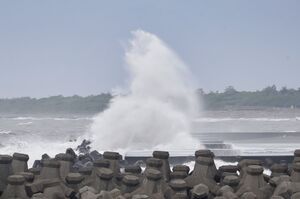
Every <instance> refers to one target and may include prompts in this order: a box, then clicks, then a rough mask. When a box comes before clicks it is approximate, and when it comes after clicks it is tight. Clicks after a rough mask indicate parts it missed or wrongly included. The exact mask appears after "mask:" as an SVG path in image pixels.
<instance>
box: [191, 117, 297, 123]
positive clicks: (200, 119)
mask: <svg viewBox="0 0 300 199" xmlns="http://www.w3.org/2000/svg"><path fill="white" fill-rule="evenodd" d="M296 120H297V119H296V118H232V117H226V118H210V117H203V118H197V119H194V121H195V122H231V121H254V122H285V121H296Z"/></svg>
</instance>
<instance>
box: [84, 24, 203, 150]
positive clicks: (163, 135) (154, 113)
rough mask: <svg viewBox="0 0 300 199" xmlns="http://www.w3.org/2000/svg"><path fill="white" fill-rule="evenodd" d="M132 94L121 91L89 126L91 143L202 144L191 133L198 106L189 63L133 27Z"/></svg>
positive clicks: (129, 146)
mask: <svg viewBox="0 0 300 199" xmlns="http://www.w3.org/2000/svg"><path fill="white" fill-rule="evenodd" d="M125 59H126V63H127V65H128V72H129V76H130V81H129V88H128V89H127V90H128V94H127V95H120V96H116V97H115V98H114V99H113V100H112V102H111V104H110V106H109V108H108V109H106V110H105V111H104V112H102V113H100V114H99V115H97V116H96V117H95V118H94V120H93V123H92V124H91V127H90V129H89V132H88V134H87V135H88V137H89V138H90V139H91V140H92V147H93V148H95V149H98V150H99V151H101V150H116V151H120V152H122V151H123V152H126V151H130V150H141V149H148V150H149V149H151V150H154V149H160V150H172V149H182V150H184V149H185V148H189V149H190V148H199V143H198V141H196V140H195V139H193V138H192V137H191V135H190V134H189V133H188V132H190V130H191V124H190V123H191V121H192V119H193V118H195V117H196V114H197V111H198V107H199V106H198V99H197V98H196V94H195V92H194V88H192V87H191V81H190V80H191V76H190V74H189V72H188V70H187V67H186V66H185V64H184V63H183V62H182V61H181V60H180V59H179V58H178V56H177V55H176V54H175V53H174V52H173V51H172V50H171V49H170V48H169V47H167V46H166V44H165V43H164V42H163V41H161V40H160V39H159V38H158V37H157V36H155V35H153V34H151V33H147V32H144V31H141V30H138V31H134V32H133V39H132V40H131V41H130V47H129V49H128V50H127V52H126V56H125Z"/></svg>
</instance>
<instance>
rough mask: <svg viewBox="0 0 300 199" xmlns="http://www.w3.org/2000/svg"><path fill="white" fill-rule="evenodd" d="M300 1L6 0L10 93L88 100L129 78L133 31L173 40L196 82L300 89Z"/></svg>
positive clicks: (2, 6)
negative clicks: (128, 48) (128, 47)
mask: <svg viewBox="0 0 300 199" xmlns="http://www.w3.org/2000/svg"><path fill="white" fill-rule="evenodd" d="M299 10H300V1H297V0H226V1H221V0H220V1H215V0H207V1H202V0H191V1H179V0H162V1H153V0H151V1H150V0H143V1H141V0H121V1H116V0H107V1H104V0H103V1H98V0H88V1H80V0H63V1H62V0H30V1H28V0H20V1H12V0H3V1H0V98H12V97H21V96H30V97H47V96H51V95H65V96H71V95H74V94H77V95H82V96H87V95H91V94H99V93H102V92H109V91H112V90H113V89H115V88H117V87H120V86H122V85H124V84H125V83H126V80H127V78H128V74H127V72H126V69H125V67H124V65H125V63H124V51H125V46H126V44H127V43H128V39H130V38H131V31H133V30H136V29H142V30H145V31H149V32H151V33H154V34H156V35H157V36H158V37H160V38H161V39H162V40H164V41H165V42H166V43H167V44H168V45H169V46H170V47H171V48H173V49H174V51H175V52H177V54H178V55H179V56H180V58H181V59H182V60H183V61H184V62H185V63H186V64H187V65H188V66H189V69H190V70H191V72H192V74H193V75H194V78H195V79H196V85H195V87H199V88H203V89H204V90H205V91H210V90H213V91H216V90H219V91H222V90H224V88H226V87H227V86H230V85H231V86H234V87H235V88H236V89H237V90H257V89H262V88H264V87H266V86H268V85H272V84H275V85H276V86H277V87H282V86H287V87H290V88H298V87H300V12H299Z"/></svg>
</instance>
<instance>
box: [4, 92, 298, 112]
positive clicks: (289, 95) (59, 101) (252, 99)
mask: <svg viewBox="0 0 300 199" xmlns="http://www.w3.org/2000/svg"><path fill="white" fill-rule="evenodd" d="M197 96H198V98H199V102H200V104H201V107H202V110H203V111H229V110H230V111H237V110H240V111H242V110H247V111H255V110H257V111H259V110H267V111H269V110H273V111H279V110H285V111H292V110H294V111H298V110H300V89H298V90H296V89H287V88H285V87H284V88H282V89H281V90H277V89H276V87H275V86H270V87H266V88H264V89H262V90H260V91H236V90H235V89H234V88H233V87H228V88H227V89H225V91H224V92H209V93H205V92H204V91H203V90H202V89H198V90H197ZM113 98H114V96H113V95H112V94H110V93H102V94H100V95H91V96H86V97H82V96H78V95H74V96H68V97H65V96H62V95H59V96H51V97H46V98H39V99H38V98H30V97H21V98H7V99H0V114H14V115H15V114H23V115H24V114H25V115H26V114H43V115H45V114H46V115H47V114H49V115H52V114H54V115H60V114H62V115H65V114H75V115H76V114H78V115H94V114H97V113H99V112H102V111H103V110H105V109H106V108H107V107H109V103H110V101H111V100H112V99H113Z"/></svg>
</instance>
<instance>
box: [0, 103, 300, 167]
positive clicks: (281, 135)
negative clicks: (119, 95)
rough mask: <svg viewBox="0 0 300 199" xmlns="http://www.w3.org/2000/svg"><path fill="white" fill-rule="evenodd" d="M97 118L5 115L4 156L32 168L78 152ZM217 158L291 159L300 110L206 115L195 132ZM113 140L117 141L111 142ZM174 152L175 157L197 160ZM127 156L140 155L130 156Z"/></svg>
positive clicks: (299, 143)
mask: <svg viewBox="0 0 300 199" xmlns="http://www.w3.org/2000/svg"><path fill="white" fill-rule="evenodd" d="M93 118H94V115H74V114H65V115H55V116H54V115H48V114H39V115H36V114H27V115H22V114H0V154H12V153H14V152H20V153H27V154H29V156H30V161H29V162H30V164H32V163H33V161H34V160H35V159H40V157H41V155H42V154H44V153H47V154H49V155H52V156H54V155H55V154H57V153H60V152H64V151H65V149H66V148H68V147H71V148H74V149H76V146H77V145H78V144H79V141H80V140H82V139H84V135H85V134H86V132H87V131H88V129H89V126H90V125H91V123H92V122H93ZM190 133H191V134H192V136H193V138H194V139H197V140H198V141H199V142H200V143H201V144H202V146H203V147H206V148H209V149H212V150H213V151H215V152H216V154H217V155H221V156H222V155H224V154H226V155H228V153H232V155H247V156H251V155H253V156H260V155H292V154H293V152H294V150H295V149H296V148H300V109H295V108H286V109H283V108H268V109H239V110H214V111H203V112H202V114H201V116H199V117H198V118H195V119H194V120H193V121H192V132H190ZM112 139H113V138H112ZM195 150H196V149H191V150H190V151H185V152H184V153H182V151H174V152H173V153H172V152H171V154H172V155H176V154H177V155H181V154H185V155H188V154H190V155H192V154H193V152H194V151H195ZM127 155H133V156H134V155H139V154H138V152H135V151H132V152H128V154H127Z"/></svg>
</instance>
